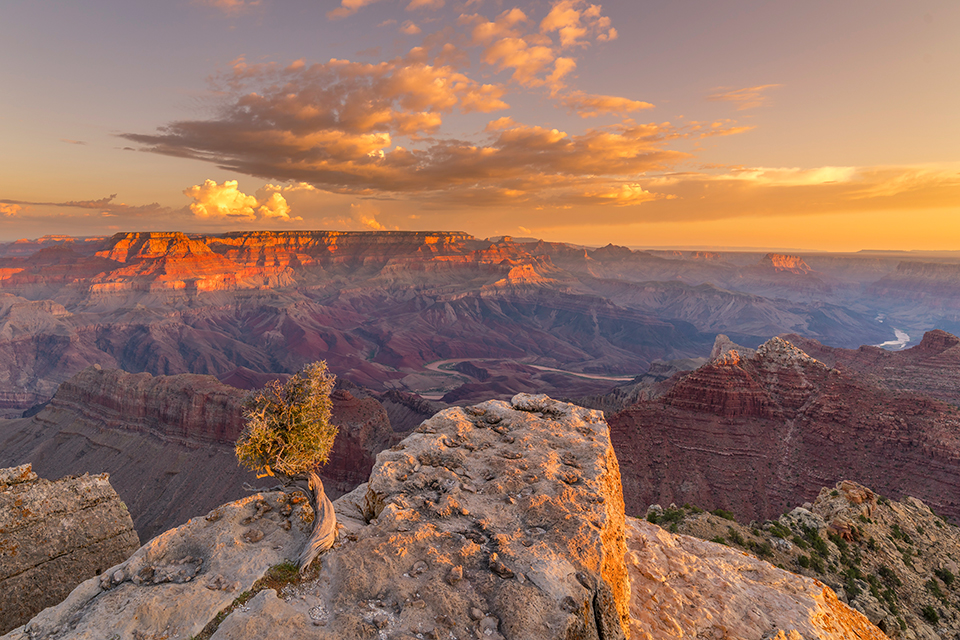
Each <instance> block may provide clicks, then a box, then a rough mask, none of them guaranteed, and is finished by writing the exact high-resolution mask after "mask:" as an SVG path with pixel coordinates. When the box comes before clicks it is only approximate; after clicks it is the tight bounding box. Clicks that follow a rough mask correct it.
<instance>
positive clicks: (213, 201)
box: [183, 180, 301, 221]
mask: <svg viewBox="0 0 960 640" xmlns="http://www.w3.org/2000/svg"><path fill="white" fill-rule="evenodd" d="M280 189H281V187H279V186H276V185H266V186H265V187H263V188H262V189H261V190H260V191H258V195H260V197H261V198H260V199H258V198H257V197H256V196H251V195H247V194H245V193H243V192H242V191H240V189H239V183H238V182H237V181H236V180H224V182H223V184H218V183H217V182H216V181H215V180H205V181H204V182H203V184H202V185H194V186H192V187H190V188H188V189H184V191H183V193H184V195H186V196H189V197H191V198H193V202H192V203H191V204H190V211H191V212H193V215H194V216H196V217H197V218H199V219H201V220H216V219H234V220H243V221H254V220H257V219H269V220H282V221H290V220H300V219H301V218H291V217H290V207H289V205H288V204H287V201H286V199H285V198H284V197H283V195H282V194H281V193H280Z"/></svg>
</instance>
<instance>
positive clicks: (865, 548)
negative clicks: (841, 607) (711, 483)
mask: <svg viewBox="0 0 960 640" xmlns="http://www.w3.org/2000/svg"><path fill="white" fill-rule="evenodd" d="M647 517H648V518H649V519H650V520H651V521H656V522H658V523H659V524H661V525H662V526H664V527H669V529H670V530H671V531H674V532H678V533H681V534H686V535H690V536H695V537H697V538H701V539H703V540H711V541H714V542H720V543H722V544H726V545H729V546H731V547H733V548H734V549H738V550H739V551H736V552H733V551H731V553H741V552H746V553H749V554H752V555H754V556H757V557H759V558H761V559H763V560H765V561H766V562H769V563H770V564H775V565H776V566H778V567H782V568H786V569H788V570H790V571H793V572H796V573H801V574H803V575H805V576H807V577H810V578H815V579H817V580H819V581H821V582H823V583H824V584H826V585H828V586H830V587H831V588H832V589H833V590H834V591H835V592H836V594H837V597H838V598H839V599H840V601H842V602H844V603H847V604H849V605H850V606H851V607H852V608H854V609H856V610H857V611H860V612H861V613H863V614H864V615H865V616H866V617H867V618H868V619H869V620H870V621H871V622H872V623H873V624H875V625H877V627H878V628H880V629H881V630H883V631H884V632H886V633H887V635H889V636H890V637H891V638H909V639H918V638H923V639H924V640H938V639H939V638H953V637H955V636H956V635H957V634H958V633H960V616H958V615H957V613H956V608H957V607H958V606H960V596H958V593H957V587H958V586H960V585H958V574H960V565H958V564H957V558H958V557H960V529H958V528H957V527H956V526H954V525H952V524H950V523H948V522H947V521H945V520H944V519H943V518H941V517H940V516H938V515H936V514H935V513H933V512H932V511H931V510H930V508H929V507H927V506H926V505H925V504H924V503H923V502H921V501H920V500H917V499H916V498H910V497H908V498H905V499H904V500H902V501H900V502H897V501H893V500H888V499H887V498H884V497H883V496H881V495H878V494H877V493H875V492H874V491H872V490H871V489H869V488H867V487H864V486H862V485H860V484H857V483H855V482H851V481H849V480H842V481H840V482H838V483H837V484H836V486H834V487H825V488H823V489H821V490H820V493H819V495H818V496H817V498H816V499H815V500H814V501H813V502H812V503H810V502H806V503H804V504H803V505H802V506H797V507H794V508H792V509H790V510H788V512H787V513H785V514H784V515H782V516H780V517H779V518H777V519H775V520H773V521H767V522H764V523H759V522H753V523H750V524H746V523H743V524H741V523H738V522H736V521H733V520H731V519H730V517H731V515H730V514H729V513H725V512H722V511H717V512H715V513H713V514H711V513H707V512H704V511H703V510H702V509H698V508H697V507H695V506H691V505H684V506H683V507H676V506H675V505H671V506H670V507H668V508H666V509H664V508H662V507H660V506H659V505H652V506H651V507H650V508H649V509H648V513H647Z"/></svg>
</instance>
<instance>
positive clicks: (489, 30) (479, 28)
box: [459, 7, 527, 44]
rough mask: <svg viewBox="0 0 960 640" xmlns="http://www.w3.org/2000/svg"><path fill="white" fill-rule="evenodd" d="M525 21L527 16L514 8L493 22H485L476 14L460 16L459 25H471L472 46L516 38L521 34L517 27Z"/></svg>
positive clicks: (484, 19) (485, 20)
mask: <svg viewBox="0 0 960 640" xmlns="http://www.w3.org/2000/svg"><path fill="white" fill-rule="evenodd" d="M526 21H527V14H525V13H524V12H523V11H521V10H520V9H518V8H516V7H514V8H513V9H508V10H506V11H504V12H503V13H501V14H500V15H498V16H497V17H496V19H495V20H487V19H486V18H484V17H483V16H480V15H478V14H474V15H461V16H460V20H459V22H460V24H472V25H473V29H472V30H471V32H470V37H471V38H472V40H473V43H474V44H487V43H489V42H490V41H492V40H494V39H497V38H507V37H509V38H518V37H520V36H521V35H522V34H521V32H520V31H519V30H518V28H517V27H518V26H519V25H520V24H522V23H524V22H526Z"/></svg>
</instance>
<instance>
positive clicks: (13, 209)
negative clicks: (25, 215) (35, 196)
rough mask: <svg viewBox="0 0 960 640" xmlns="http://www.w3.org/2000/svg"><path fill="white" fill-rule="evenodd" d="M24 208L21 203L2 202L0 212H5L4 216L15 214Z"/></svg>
mask: <svg viewBox="0 0 960 640" xmlns="http://www.w3.org/2000/svg"><path fill="white" fill-rule="evenodd" d="M22 210H23V207H22V206H20V205H19V204H10V203H5V202H0V214H3V215H4V216H8V217H9V216H15V215H17V214H18V213H20V211H22Z"/></svg>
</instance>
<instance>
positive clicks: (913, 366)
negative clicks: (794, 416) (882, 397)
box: [783, 329, 960, 405]
mask: <svg viewBox="0 0 960 640" xmlns="http://www.w3.org/2000/svg"><path fill="white" fill-rule="evenodd" d="M783 337H784V339H786V340H789V341H790V342H792V343H793V344H796V345H797V346H798V347H800V348H801V349H803V350H804V351H806V352H807V353H809V354H810V355H812V356H813V357H815V358H817V359H818V360H820V361H821V362H823V363H824V364H827V365H828V366H831V367H837V368H839V369H843V370H846V371H848V372H851V373H854V374H856V375H858V376H860V377H863V378H865V379H867V380H869V381H871V382H873V383H875V384H878V385H880V386H882V387H884V388H886V389H890V390H891V391H913V392H916V393H921V394H923V395H925V396H930V397H931V398H936V399H938V400H943V401H944V402H949V403H950V404H953V405H960V338H958V337H957V336H955V335H953V334H950V333H947V332H946V331H940V330H939V329H937V330H934V331H928V332H926V333H925V334H923V340H921V341H920V342H919V343H918V344H916V345H915V346H913V347H910V348H909V349H903V350H902V351H887V350H886V349H881V348H879V347H871V346H862V347H860V348H859V349H839V348H836V347H828V346H826V345H824V344H821V343H820V342H818V341H816V340H813V339H812V338H804V337H802V336H798V335H786V336H783Z"/></svg>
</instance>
